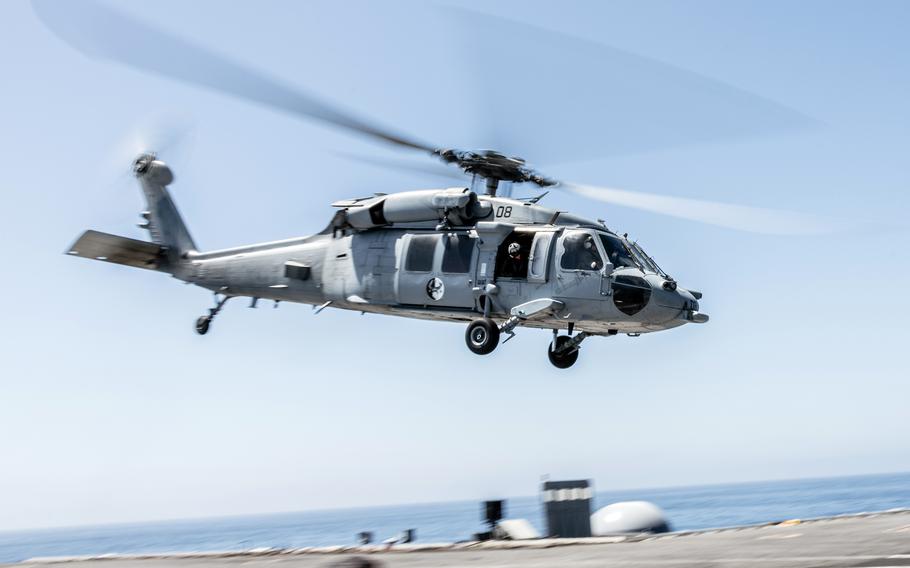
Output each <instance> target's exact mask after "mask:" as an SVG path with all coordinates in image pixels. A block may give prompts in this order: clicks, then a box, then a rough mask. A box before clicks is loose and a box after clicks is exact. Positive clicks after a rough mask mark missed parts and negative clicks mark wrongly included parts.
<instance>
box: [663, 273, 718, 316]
mask: <svg viewBox="0 0 910 568" xmlns="http://www.w3.org/2000/svg"><path fill="white" fill-rule="evenodd" d="M668 282H671V281H668ZM662 287H663V288H665V289H666V288H667V283H666V282H665V283H664V284H663V285H662ZM671 287H673V288H675V290H673V291H674V292H675V293H676V296H677V298H678V301H680V302H681V304H682V305H681V306H680V309H681V310H682V314H683V317H684V318H685V319H686V321H689V322H692V323H706V322H707V321H708V319H709V318H708V314H703V313H701V312H699V311H698V300H699V299H700V298H701V292H696V291H694V290H687V289H685V288H681V287H679V286H676V283H675V282H673V286H671Z"/></svg>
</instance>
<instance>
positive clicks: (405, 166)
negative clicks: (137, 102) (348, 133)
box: [336, 152, 470, 186]
mask: <svg viewBox="0 0 910 568" xmlns="http://www.w3.org/2000/svg"><path fill="white" fill-rule="evenodd" d="M336 154H338V155H339V156H342V157H344V158H347V159H349V160H353V161H356V162H360V163H363V164H367V165H370V166H374V167H377V168H383V169H386V170H395V171H405V172H411V173H418V174H423V175H431V176H435V177H438V178H444V179H448V180H452V181H456V182H458V183H459V184H460V185H465V186H466V185H470V184H469V183H468V182H469V181H470V176H469V175H468V174H465V173H464V172H462V171H461V170H459V169H457V168H456V167H454V166H446V165H443V164H440V163H434V162H429V163H424V162H406V161H404V160H393V159H385V158H376V157H373V156H364V155H362V154H353V153H351V152H336Z"/></svg>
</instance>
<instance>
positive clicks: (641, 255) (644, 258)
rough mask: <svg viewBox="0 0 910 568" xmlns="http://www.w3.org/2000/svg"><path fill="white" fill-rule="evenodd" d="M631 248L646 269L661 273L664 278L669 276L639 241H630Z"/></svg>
mask: <svg viewBox="0 0 910 568" xmlns="http://www.w3.org/2000/svg"><path fill="white" fill-rule="evenodd" d="M627 242H628V241H627ZM629 248H630V249H631V250H632V254H634V255H635V258H636V259H638V260H639V262H641V263H642V264H643V265H644V266H645V268H646V270H650V271H651V272H654V273H655V274H660V275H661V276H663V277H664V278H666V277H667V274H666V273H665V272H664V271H663V270H662V269H661V268H660V266H658V265H657V263H656V262H654V259H653V258H651V257H650V256H648V253H646V252H645V251H644V249H643V248H641V245H639V244H638V243H633V242H629Z"/></svg>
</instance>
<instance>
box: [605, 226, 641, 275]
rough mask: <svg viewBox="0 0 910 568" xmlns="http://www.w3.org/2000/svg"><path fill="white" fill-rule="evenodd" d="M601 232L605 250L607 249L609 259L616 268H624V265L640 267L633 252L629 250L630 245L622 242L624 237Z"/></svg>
mask: <svg viewBox="0 0 910 568" xmlns="http://www.w3.org/2000/svg"><path fill="white" fill-rule="evenodd" d="M599 234H600V242H602V243H603V245H604V250H605V251H607V260H609V261H610V263H611V264H612V265H613V267H614V268H622V267H624V266H628V267H631V268H640V267H639V265H638V263H637V262H635V259H634V258H633V257H632V253H631V252H629V249H628V247H626V245H625V243H623V242H622V239H620V238H619V237H617V236H616V235H608V234H606V233H599Z"/></svg>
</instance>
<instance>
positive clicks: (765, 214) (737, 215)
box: [557, 182, 836, 235]
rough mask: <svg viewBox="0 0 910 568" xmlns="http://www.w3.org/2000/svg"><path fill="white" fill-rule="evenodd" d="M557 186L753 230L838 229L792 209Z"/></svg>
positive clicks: (816, 231)
mask: <svg viewBox="0 0 910 568" xmlns="http://www.w3.org/2000/svg"><path fill="white" fill-rule="evenodd" d="M557 187H559V188H561V189H565V190H567V191H570V192H572V193H575V194H577V195H581V196H584V197H587V198H589V199H596V200H598V201H603V202H604V203H610V204H612V205H619V206H622V207H630V208H632V209H640V210H643V211H649V212H651V213H659V214H661V215H669V216H671V217H678V218H680V219H687V220H689V221H698V222H700V223H706V224H708V225H715V226H718V227H725V228H727V229H736V230H739V231H747V232H751V233H764V234H769V235H813V234H821V233H828V232H831V231H833V230H835V229H836V226H835V224H834V223H833V222H831V221H827V220H825V219H821V218H819V217H815V216H812V215H804V214H801V213H794V212H792V211H781V210H777V209H765V208H762V207H748V206H745V205H731V204H728V203H719V202H716V201H704V200H700V199H689V198H684V197H669V196H666V195H655V194H653V193H642V192H638V191H627V190H623V189H613V188H608V187H597V186H593V185H583V184H576V183H570V182H560V183H559V185H558V186H557Z"/></svg>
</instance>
